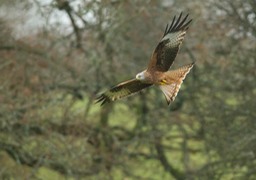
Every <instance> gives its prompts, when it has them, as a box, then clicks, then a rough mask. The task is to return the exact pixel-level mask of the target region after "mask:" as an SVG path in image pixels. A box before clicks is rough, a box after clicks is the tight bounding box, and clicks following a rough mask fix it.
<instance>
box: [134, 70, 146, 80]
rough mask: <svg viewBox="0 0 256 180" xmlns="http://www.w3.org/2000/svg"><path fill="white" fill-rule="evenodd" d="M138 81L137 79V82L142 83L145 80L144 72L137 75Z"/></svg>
mask: <svg viewBox="0 0 256 180" xmlns="http://www.w3.org/2000/svg"><path fill="white" fill-rule="evenodd" d="M136 79H137V80H140V81H143V80H145V72H144V71H143V72H140V73H138V74H137V75H136Z"/></svg>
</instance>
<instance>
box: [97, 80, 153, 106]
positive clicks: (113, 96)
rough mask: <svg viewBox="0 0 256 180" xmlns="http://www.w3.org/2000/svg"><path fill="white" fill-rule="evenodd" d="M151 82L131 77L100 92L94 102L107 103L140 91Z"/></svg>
mask: <svg viewBox="0 0 256 180" xmlns="http://www.w3.org/2000/svg"><path fill="white" fill-rule="evenodd" d="M151 85H152V84H145V83H142V82H141V81H139V80H137V79H132V80H129V81H125V82H122V83H120V84H118V85H116V86H114V87H113V88H111V89H110V90H108V91H106V92H105V93H103V94H101V95H100V96H99V97H98V98H97V99H96V103H101V105H103V104H105V103H109V102H111V101H115V100H117V99H121V98H123V97H126V96H129V95H132V94H134V93H136V92H139V91H141V90H142V89H144V88H147V87H149V86H151Z"/></svg>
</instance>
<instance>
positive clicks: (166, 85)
mask: <svg viewBox="0 0 256 180" xmlns="http://www.w3.org/2000/svg"><path fill="white" fill-rule="evenodd" d="M193 66H194V63H191V64H187V65H185V66H182V67H180V68H179V69H176V70H172V71H167V72H165V79H164V80H163V83H162V84H161V85H159V87H160V89H161V90H162V91H163V93H164V96H165V98H166V101H167V104H168V105H169V104H170V103H171V102H172V101H174V99H175V97H176V96H177V94H178V92H179V90H180V86H181V84H182V82H183V80H184V79H185V78H186V75H187V74H188V73H189V71H190V69H191V68H192V67H193Z"/></svg>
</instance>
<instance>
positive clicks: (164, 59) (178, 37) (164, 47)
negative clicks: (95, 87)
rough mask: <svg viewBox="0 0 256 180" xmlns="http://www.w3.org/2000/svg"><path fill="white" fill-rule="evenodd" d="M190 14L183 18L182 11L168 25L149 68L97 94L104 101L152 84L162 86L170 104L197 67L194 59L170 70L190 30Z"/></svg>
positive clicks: (98, 99)
mask: <svg viewBox="0 0 256 180" xmlns="http://www.w3.org/2000/svg"><path fill="white" fill-rule="evenodd" d="M187 18H188V14H187V15H186V16H185V17H184V18H182V13H181V14H180V15H179V17H178V18H177V20H176V16H174V18H173V20H172V23H171V25H170V26H169V25H167V26H166V29H165V32H164V35H163V37H162V39H161V41H160V42H159V43H158V45H157V47H156V49H155V50H154V52H153V54H152V56H151V59H150V61H149V64H148V67H147V69H146V70H144V71H142V72H141V73H138V74H137V75H136V78H135V79H131V80H128V81H125V82H122V83H120V84H118V85H116V86H114V87H113V88H111V89H110V90H108V91H106V92H105V93H103V94H101V95H100V96H99V97H98V98H97V102H101V105H103V104H105V103H107V102H111V101H115V100H117V99H121V98H123V97H126V96H129V95H132V94H134V93H137V92H139V91H141V90H142V89H144V88H147V87H149V86H151V85H156V86H159V87H160V89H161V90H162V91H163V93H164V95H165V98H166V101H167V103H168V104H170V102H172V101H174V99H175V97H176V96H177V93H178V91H179V89H180V86H181V84H182V82H183V80H184V79H185V77H186V75H187V74H188V73H189V71H190V69H191V68H192V67H193V65H194V63H192V64H188V65H185V66H182V67H180V68H178V69H176V70H171V71H168V70H169V68H170V66H171V65H172V64H173V62H174V60H175V58H176V56H177V53H178V51H179V49H180V45H181V43H182V41H183V39H184V37H185V34H186V30H187V29H188V25H189V24H190V22H191V21H192V19H190V20H188V21H187Z"/></svg>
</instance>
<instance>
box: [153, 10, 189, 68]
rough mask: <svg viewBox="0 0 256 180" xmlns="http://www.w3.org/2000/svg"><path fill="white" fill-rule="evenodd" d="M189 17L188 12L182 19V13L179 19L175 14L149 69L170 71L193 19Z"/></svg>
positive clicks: (154, 53)
mask: <svg viewBox="0 0 256 180" xmlns="http://www.w3.org/2000/svg"><path fill="white" fill-rule="evenodd" d="M187 19H188V14H187V15H186V16H185V17H184V18H183V19H182V13H181V14H180V15H179V17H178V19H177V20H176V16H174V18H173V20H172V23H171V25H170V26H169V25H168V24H167V26H166V28H165V32H164V35H163V38H162V40H161V41H160V42H159V44H158V45H157V47H156V49H155V51H154V52H153V55H152V57H151V60H150V62H149V65H148V70H150V69H154V70H157V71H163V72H165V71H168V69H169V68H170V66H171V65H172V64H173V62H174V60H175V58H176V56H177V53H178V51H179V48H180V45H181V43H182V41H183V39H184V37H185V34H186V30H187V29H188V25H189V24H190V23H191V21H192V19H190V20H189V21H187Z"/></svg>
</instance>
